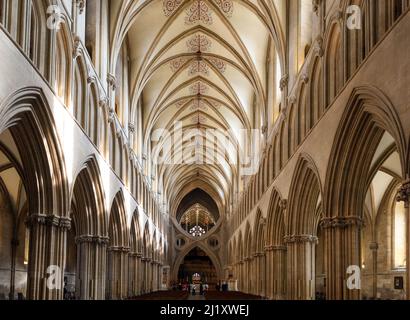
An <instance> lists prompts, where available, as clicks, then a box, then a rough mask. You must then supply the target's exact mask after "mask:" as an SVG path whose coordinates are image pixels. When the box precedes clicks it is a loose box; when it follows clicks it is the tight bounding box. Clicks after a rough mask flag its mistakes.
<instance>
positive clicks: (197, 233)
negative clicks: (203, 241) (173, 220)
mask: <svg viewBox="0 0 410 320" xmlns="http://www.w3.org/2000/svg"><path fill="white" fill-rule="evenodd" d="M189 233H190V234H191V235H192V236H194V237H202V236H203V235H204V234H205V233H206V231H205V230H204V229H203V228H201V227H200V226H198V225H197V226H195V227H193V228H192V229H191V230H189Z"/></svg>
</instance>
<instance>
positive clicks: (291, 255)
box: [285, 235, 318, 300]
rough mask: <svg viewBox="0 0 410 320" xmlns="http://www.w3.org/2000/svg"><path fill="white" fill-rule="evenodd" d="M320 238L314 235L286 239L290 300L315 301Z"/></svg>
mask: <svg viewBox="0 0 410 320" xmlns="http://www.w3.org/2000/svg"><path fill="white" fill-rule="evenodd" d="M317 242H318V238H317V237H315V236H312V235H296V236H287V237H285V243H286V245H287V252H288V254H287V261H288V266H289V269H288V270H289V276H288V281H287V282H288V299H290V300H314V299H315V256H316V255H315V249H316V245H317Z"/></svg>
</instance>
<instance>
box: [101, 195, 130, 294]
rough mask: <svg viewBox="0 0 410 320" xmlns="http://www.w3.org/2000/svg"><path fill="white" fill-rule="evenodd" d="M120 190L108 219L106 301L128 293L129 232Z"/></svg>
mask: <svg viewBox="0 0 410 320" xmlns="http://www.w3.org/2000/svg"><path fill="white" fill-rule="evenodd" d="M124 204H125V200H124V194H123V192H122V190H120V191H119V192H118V193H117V195H116V196H115V198H114V200H113V203H112V206H111V212H110V218H109V221H110V223H109V229H108V230H109V231H108V234H109V239H110V240H109V242H110V244H109V248H108V263H107V293H106V295H107V299H123V298H125V297H126V296H127V293H128V278H127V275H128V263H127V256H128V253H129V251H130V248H129V232H128V228H127V216H126V210H125V207H124Z"/></svg>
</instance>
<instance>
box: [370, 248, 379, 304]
mask: <svg viewBox="0 0 410 320" xmlns="http://www.w3.org/2000/svg"><path fill="white" fill-rule="evenodd" d="M370 250H371V252H372V260H373V261H372V267H373V270H372V271H373V298H374V299H376V298H377V251H378V250H379V244H378V243H377V242H372V243H371V244H370Z"/></svg>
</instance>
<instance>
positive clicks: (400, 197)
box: [396, 179, 410, 207]
mask: <svg viewBox="0 0 410 320" xmlns="http://www.w3.org/2000/svg"><path fill="white" fill-rule="evenodd" d="M396 200H397V202H404V204H405V206H406V207H408V206H409V202H410V179H408V180H406V181H405V182H404V183H403V184H402V186H401V187H400V189H399V191H398V193H397V197H396Z"/></svg>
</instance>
